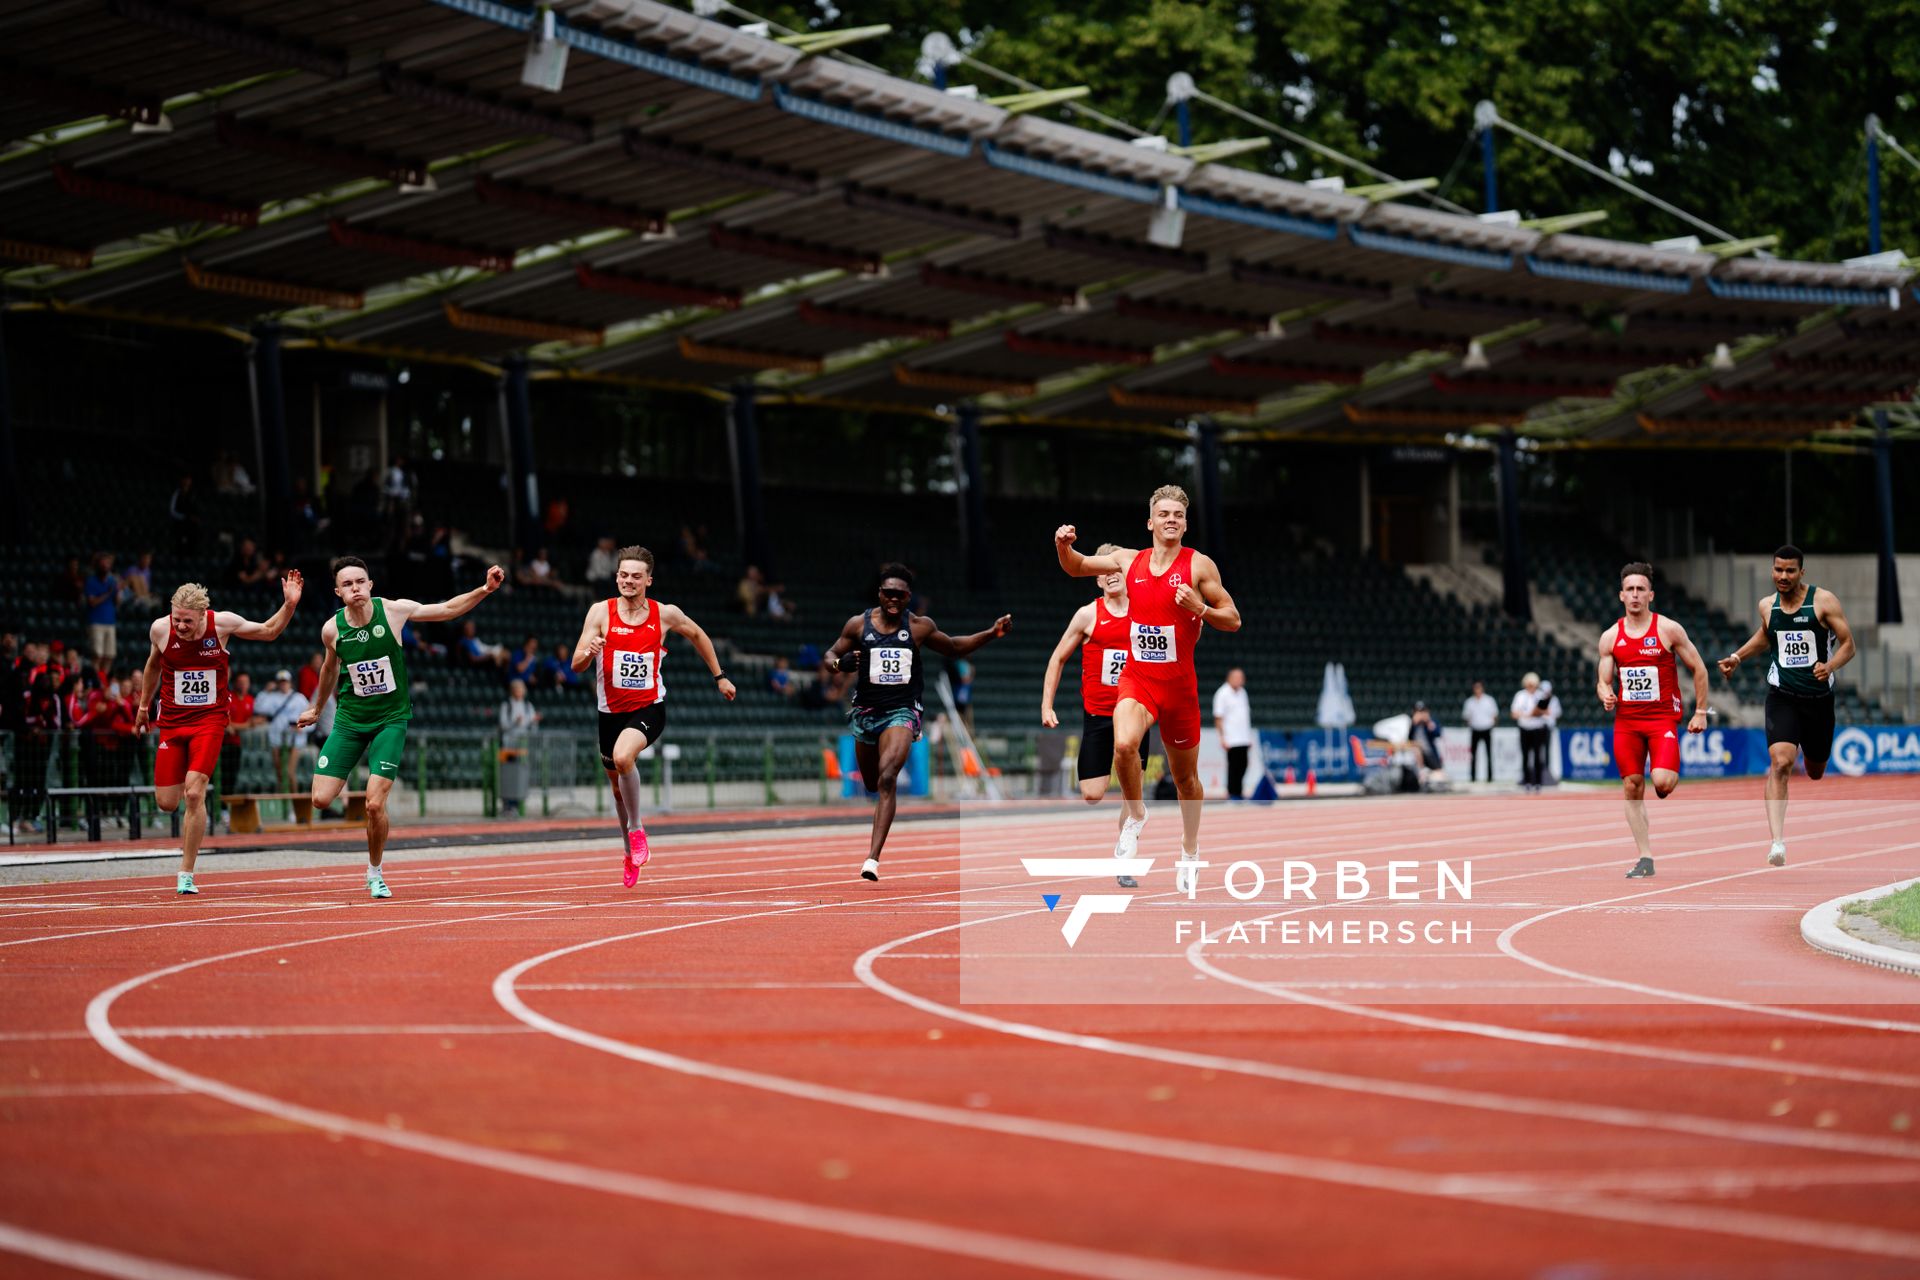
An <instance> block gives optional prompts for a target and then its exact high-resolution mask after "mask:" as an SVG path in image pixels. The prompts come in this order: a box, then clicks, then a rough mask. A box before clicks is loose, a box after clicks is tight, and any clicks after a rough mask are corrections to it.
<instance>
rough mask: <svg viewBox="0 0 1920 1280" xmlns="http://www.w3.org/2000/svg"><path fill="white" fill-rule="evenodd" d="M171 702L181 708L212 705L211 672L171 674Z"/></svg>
mask: <svg viewBox="0 0 1920 1280" xmlns="http://www.w3.org/2000/svg"><path fill="white" fill-rule="evenodd" d="M173 700H174V701H175V702H176V703H178V704H179V705H180V706H183V707H210V706H212V705H213V672H211V671H176V672H174V673H173Z"/></svg>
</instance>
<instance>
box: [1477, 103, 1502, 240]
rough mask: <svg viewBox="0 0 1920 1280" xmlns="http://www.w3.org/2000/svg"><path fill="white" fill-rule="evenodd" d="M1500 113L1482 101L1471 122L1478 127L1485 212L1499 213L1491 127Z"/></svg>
mask: <svg viewBox="0 0 1920 1280" xmlns="http://www.w3.org/2000/svg"><path fill="white" fill-rule="evenodd" d="M1499 118H1500V112H1499V110H1498V109H1497V108H1495V106H1494V105H1493V104H1492V103H1491V102H1488V101H1485V100H1484V99H1483V100H1482V101H1480V102H1479V103H1477V104H1475V106H1474V108H1473V122H1474V124H1476V125H1478V126H1479V127H1480V174H1481V177H1482V179H1483V180H1484V183H1485V186H1486V202H1487V207H1486V210H1485V212H1487V213H1498V212H1499V211H1500V175H1499V171H1498V169H1497V168H1496V167H1495V165H1494V159H1493V126H1494V122H1495V121H1497V120H1499Z"/></svg>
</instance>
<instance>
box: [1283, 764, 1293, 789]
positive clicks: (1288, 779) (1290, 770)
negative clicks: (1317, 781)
mask: <svg viewBox="0 0 1920 1280" xmlns="http://www.w3.org/2000/svg"><path fill="white" fill-rule="evenodd" d="M1283 781H1285V782H1286V784H1287V785H1288V786H1292V785H1293V767H1292V766H1291V765H1289V766H1288V767H1287V774H1286V777H1285V778H1284V779H1283Z"/></svg>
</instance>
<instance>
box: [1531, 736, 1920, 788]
mask: <svg viewBox="0 0 1920 1280" xmlns="http://www.w3.org/2000/svg"><path fill="white" fill-rule="evenodd" d="M1835 746H1836V747H1837V746H1838V739H1836V740H1835ZM1560 760H1561V763H1562V767H1563V768H1564V769H1565V773H1564V775H1563V776H1564V777H1565V778H1566V779H1567V781H1569V782H1601V781H1604V780H1606V779H1608V778H1618V777H1619V776H1620V770H1619V768H1618V767H1617V766H1616V765H1615V764H1614V762H1613V730H1611V729H1562V730H1561V731H1560ZM1914 768H1915V771H1916V772H1920V761H1917V762H1916V764H1915V766H1914ZM1766 771H1767V735H1766V734H1765V732H1763V731H1762V730H1759V729H1709V730H1707V731H1706V732H1705V733H1686V732H1684V730H1683V731H1682V732H1681V733H1680V775H1681V776H1682V777H1685V778H1739V777H1745V776H1747V775H1750V774H1757V773H1765V772H1766Z"/></svg>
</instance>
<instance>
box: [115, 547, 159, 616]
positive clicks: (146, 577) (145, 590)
mask: <svg viewBox="0 0 1920 1280" xmlns="http://www.w3.org/2000/svg"><path fill="white" fill-rule="evenodd" d="M119 603H120V606H121V607H122V608H127V607H129V606H131V607H132V608H135V609H152V608H155V607H157V606H158V605H159V603H160V601H159V599H158V598H157V597H155V596H154V594H153V552H151V551H142V552H141V553H140V557H139V559H137V560H135V561H134V562H133V564H132V565H131V566H130V567H128V568H126V569H123V570H122V571H121V573H120V600H119Z"/></svg>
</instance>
